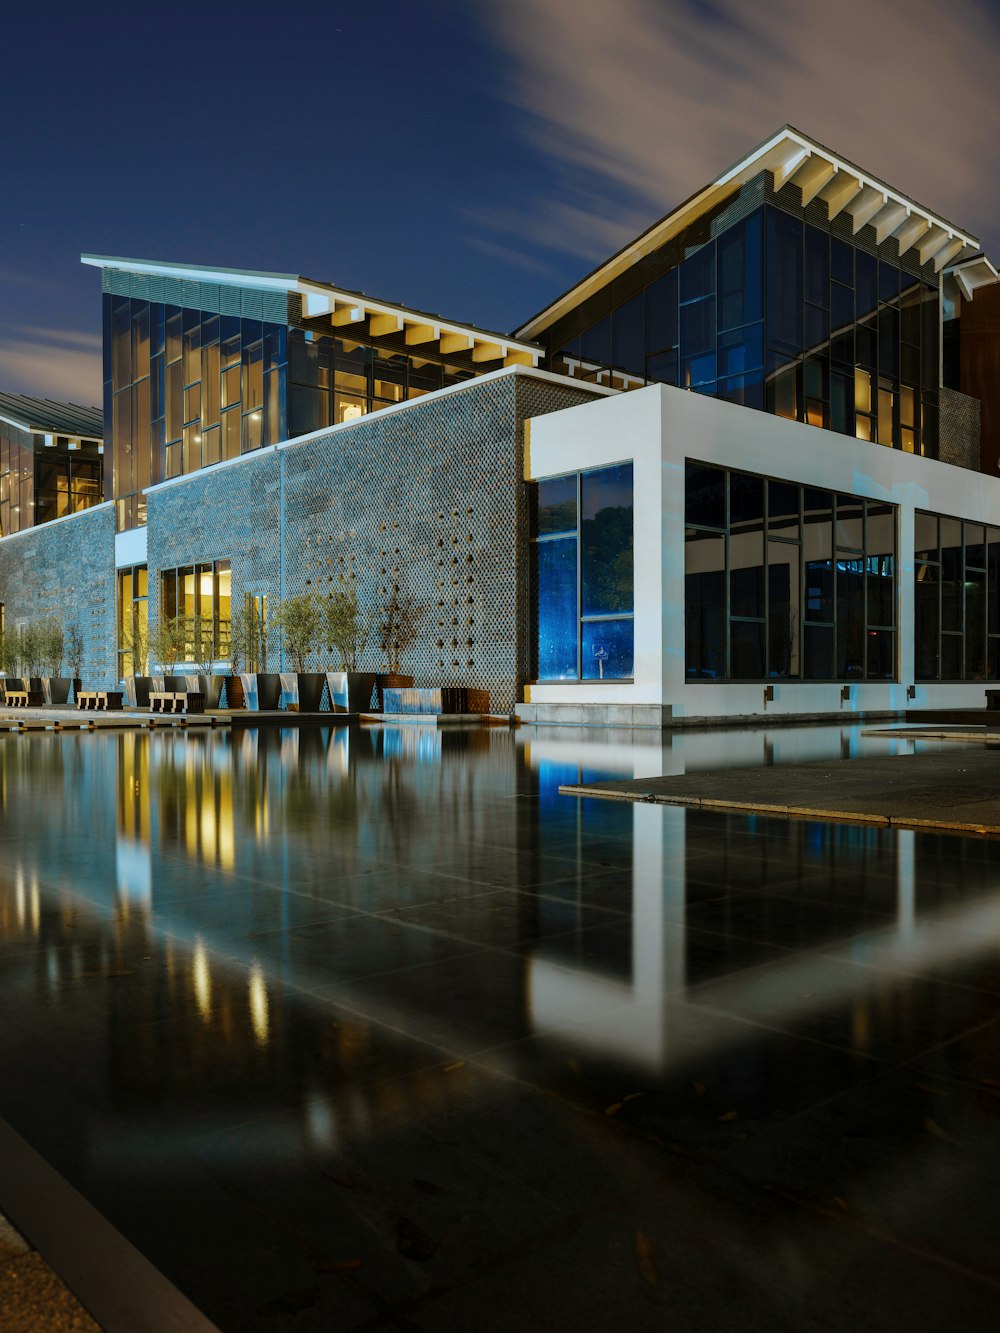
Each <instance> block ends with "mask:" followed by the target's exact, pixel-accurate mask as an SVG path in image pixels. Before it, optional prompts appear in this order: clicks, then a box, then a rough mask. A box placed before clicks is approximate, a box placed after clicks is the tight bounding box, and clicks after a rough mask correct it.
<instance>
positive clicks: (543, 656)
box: [533, 463, 634, 680]
mask: <svg viewBox="0 0 1000 1333" xmlns="http://www.w3.org/2000/svg"><path fill="white" fill-rule="evenodd" d="M533 550H534V569H533V573H534V581H535V598H534V605H535V613H536V636H535V649H536V660H535V674H536V676H537V678H538V679H539V680H622V679H628V678H630V677H631V676H632V671H633V634H632V629H633V610H634V604H633V577H632V464H631V463H621V464H618V465H617V466H615V467H605V468H597V469H595V470H593V471H590V472H575V473H572V474H570V475H568V476H563V477H552V478H549V479H547V480H545V481H540V482H539V483H538V486H537V495H536V506H535V541H534V544H533Z"/></svg>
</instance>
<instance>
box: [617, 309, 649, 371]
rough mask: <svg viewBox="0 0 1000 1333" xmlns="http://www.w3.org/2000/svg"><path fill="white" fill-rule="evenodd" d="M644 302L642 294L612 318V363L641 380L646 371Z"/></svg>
mask: <svg viewBox="0 0 1000 1333" xmlns="http://www.w3.org/2000/svg"><path fill="white" fill-rule="evenodd" d="M643 309H644V301H643V297H642V294H641V293H640V294H639V295H638V296H635V297H633V298H632V300H631V301H626V303H625V304H624V305H623V306H620V307H619V308H618V309H617V310H616V311H615V312H614V314H613V315H612V317H611V362H612V365H614V366H615V367H616V368H617V369H618V370H624V371H625V372H626V374H629V375H637V376H638V377H639V378H640V379H642V378H643V376H644V370H645V331H644V328H643Z"/></svg>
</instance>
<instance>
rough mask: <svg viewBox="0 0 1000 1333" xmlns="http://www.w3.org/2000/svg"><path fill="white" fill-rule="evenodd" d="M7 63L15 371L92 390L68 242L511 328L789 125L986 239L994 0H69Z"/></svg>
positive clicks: (4, 325) (6, 376) (18, 43)
mask: <svg viewBox="0 0 1000 1333" xmlns="http://www.w3.org/2000/svg"><path fill="white" fill-rule="evenodd" d="M4 57H5V59H4V72H3V79H2V80H0V107H2V120H0V123H2V124H3V127H4V129H3V135H2V137H0V164H2V181H3V199H4V207H3V209H2V211H0V388H2V389H5V390H7V391H10V392H20V393H33V394H39V395H45V396H48V397H53V398H67V399H70V400H73V401H77V402H91V403H97V402H99V401H100V336H99V334H100V299H99V296H100V276H99V274H98V272H97V271H96V270H95V269H92V268H84V267H82V266H81V265H80V263H79V255H80V253H81V251H89V252H96V253H99V254H112V255H121V256H130V257H138V258H143V259H162V260H171V261H176V262H188V263H198V264H209V265H211V264H218V265H221V266H226V267H235V268H250V269H265V270H271V271H277V272H289V273H301V274H303V275H306V276H308V277H314V278H318V279H321V280H326V281H330V282H334V283H337V284H339V285H342V286H344V287H347V288H352V289H359V290H362V291H365V292H367V293H369V294H370V295H372V296H379V297H382V298H383V299H385V300H390V301H397V302H400V303H403V304H406V305H412V306H415V307H417V308H420V309H425V310H431V311H436V312H438V313H440V314H443V315H446V316H448V317H450V318H452V319H455V320H459V321H468V322H470V323H474V324H478V325H482V326H484V327H486V328H490V329H496V330H509V329H512V328H514V327H515V326H516V325H517V324H518V323H520V322H521V321H522V320H524V319H526V318H527V317H528V316H529V315H531V314H534V313H535V311H537V310H538V309H539V308H540V307H542V306H544V305H546V304H547V303H548V301H549V300H550V299H552V298H553V297H554V296H556V295H558V294H559V293H560V292H561V291H563V290H564V289H565V288H566V287H568V286H569V285H570V284H571V283H572V282H573V281H574V280H576V279H577V278H578V277H580V276H581V275H582V274H583V273H585V272H587V271H588V270H589V269H590V268H592V267H593V266H594V265H595V264H596V263H598V262H599V261H600V260H601V259H602V258H604V257H606V256H607V255H609V254H611V253H612V252H613V251H614V250H616V249H617V248H619V247H620V246H621V245H623V244H624V243H625V242H627V241H628V240H629V239H630V238H631V237H632V236H634V235H635V234H636V233H638V232H639V231H641V230H642V229H644V228H645V227H646V226H648V225H649V223H650V222H652V221H653V220H655V219H656V218H658V217H660V216H662V215H663V214H664V213H666V212H668V211H669V210H670V209H671V208H672V207H673V206H674V205H675V204H677V203H679V202H681V201H682V200H683V199H685V198H686V197H687V196H688V195H690V194H692V193H693V192H694V191H695V190H697V189H698V188H699V187H700V186H702V185H704V184H706V183H707V182H708V181H709V180H711V179H712V178H713V177H715V176H716V175H717V174H719V173H720V172H721V171H722V170H724V169H725V168H726V167H728V166H729V165H730V164H731V163H732V162H734V161H736V160H737V159H738V158H740V157H742V156H743V155H744V154H745V153H746V152H747V151H749V150H750V149H751V148H753V147H754V146H755V145H756V144H757V143H758V142H760V141H761V140H762V139H764V138H766V137H767V136H768V135H769V134H770V133H772V132H773V131H774V130H776V129H777V128H779V127H780V126H781V125H783V124H785V123H786V122H788V123H790V124H793V125H795V126H796V127H797V128H798V129H800V130H802V131H803V132H804V133H806V134H808V135H811V136H812V137H813V138H816V139H818V140H819V141H820V142H822V143H824V144H826V145H827V146H828V147H830V148H832V149H834V150H835V151H836V152H838V153H840V154H842V155H843V156H845V157H847V158H849V159H851V160H853V161H854V162H856V163H858V164H859V165H861V166H862V167H864V168H865V169H866V170H867V171H869V172H871V173H872V174H874V175H876V176H879V177H882V178H883V179H885V180H887V181H888V182H889V183H890V184H892V185H893V186H894V187H895V188H896V189H898V190H900V191H902V192H903V193H905V194H908V195H910V196H911V197H913V198H915V199H916V200H918V201H919V202H920V203H922V204H924V205H925V206H926V207H928V208H931V209H933V210H935V211H937V212H939V213H941V214H943V215H944V216H945V217H947V218H949V219H950V220H952V221H953V222H954V223H956V224H957V225H958V226H960V227H963V228H965V229H966V230H968V231H970V232H972V233H973V234H974V235H977V236H979V237H980V239H981V241H982V243H983V246H984V248H985V249H986V252H987V253H988V254H989V255H990V256H991V257H992V258H993V260H994V262H997V261H998V260H1000V209H998V186H997V181H998V179H1000V172H998V161H997V143H998V135H997V126H998V121H997V110H996V108H997V88H996V84H997V73H998V70H1000V6H998V5H997V4H996V3H991V2H990V0H952V2H951V3H950V4H949V5H948V6H947V7H945V8H942V7H941V5H940V4H938V3H934V4H932V3H931V0H839V3H837V4H831V3H829V2H828V0H761V3H759V4H756V5H753V6H751V5H747V4H745V3H743V0H703V2H702V3H695V2H694V0H614V3H610V2H609V0H495V2H494V3H484V2H482V0H481V2H480V3H468V2H466V3H459V2H458V0H380V3H378V4H365V3H358V0H353V2H352V3H351V4H342V3H340V0H323V2H320V0H297V2H296V0H291V3H284V4H274V3H268V4H260V3H253V2H252V0H250V2H248V3H244V4H238V5H237V4H229V3H225V2H224V0H220V2H218V3H213V2H212V0H203V3H201V4H190V3H186V0H167V3H164V4H161V5H157V6H151V5H146V4H143V3H140V2H138V0H136V2H135V3H127V4H126V3H102V2H101V0H93V2H92V3H89V4H80V3H74V4H72V5H70V4H65V3H62V0H56V2H55V3H50V4H46V5H19V6H17V8H16V9H13V8H12V9H10V10H9V11H8V12H7V13H5V17H4Z"/></svg>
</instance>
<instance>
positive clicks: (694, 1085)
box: [691, 1083, 705, 1097]
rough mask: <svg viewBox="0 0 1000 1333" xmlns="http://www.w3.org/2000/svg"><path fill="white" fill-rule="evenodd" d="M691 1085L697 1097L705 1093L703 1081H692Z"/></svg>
mask: <svg viewBox="0 0 1000 1333" xmlns="http://www.w3.org/2000/svg"><path fill="white" fill-rule="evenodd" d="M691 1086H692V1088H694V1090H695V1095H696V1096H698V1097H704V1095H705V1085H704V1083H692V1084H691Z"/></svg>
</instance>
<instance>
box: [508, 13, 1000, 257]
mask: <svg viewBox="0 0 1000 1333" xmlns="http://www.w3.org/2000/svg"><path fill="white" fill-rule="evenodd" d="M485 12H486V13H487V14H488V16H489V17H488V19H487V20H486V21H487V22H489V23H490V24H491V25H492V26H493V27H494V29H495V32H496V35H497V38H498V40H499V41H500V43H501V44H502V46H503V47H504V48H505V49H506V51H507V53H508V54H509V56H511V57H512V64H511V77H510V81H509V84H508V86H507V88H506V89H505V90H504V93H505V95H506V96H507V97H508V98H509V100H510V101H511V102H512V103H513V104H514V105H515V106H516V107H517V108H518V109H519V110H520V112H522V113H523V116H524V125H525V132H526V133H527V134H528V135H529V136H530V138H531V140H532V141H533V142H534V144H535V145H536V146H537V147H538V148H539V149H541V151H542V152H543V153H544V154H545V155H546V157H547V158H548V159H549V160H550V161H551V162H552V164H553V168H554V170H553V174H552V178H551V185H550V188H548V189H547V190H546V192H545V195H544V197H542V198H538V199H536V200H533V201H531V202H530V203H529V204H528V205H527V206H526V207H525V209H524V210H523V212H519V213H518V214H517V215H516V217H513V216H504V215H502V214H501V215H496V214H494V215H492V217H493V221H494V224H495V226H496V229H497V230H498V231H503V230H506V229H507V228H508V227H511V228H514V229H516V230H518V231H520V233H521V234H522V235H526V236H528V237H529V238H530V239H531V241H532V242H533V243H534V244H537V245H539V246H541V247H544V248H550V247H551V248H559V249H561V250H564V251H565V250H570V251H573V252H575V253H578V254H580V255H581V256H585V257H587V258H594V257H595V256H598V255H601V254H607V253H609V251H610V250H611V249H612V248H614V247H615V246H616V245H618V244H621V243H622V242H624V241H625V240H627V239H628V238H629V237H630V236H631V235H633V234H634V233H635V231H636V230H637V229H638V228H637V225H636V218H637V216H641V223H640V224H639V225H645V224H648V223H649V222H650V221H652V220H653V219H654V218H655V217H657V216H659V215H661V214H662V213H664V212H666V211H667V210H668V209H669V208H671V207H672V206H673V205H675V204H677V203H679V202H680V201H681V200H683V199H684V198H686V197H687V196H688V195H689V194H691V193H693V192H694V191H695V190H696V189H698V188H699V187H700V186H702V185H704V184H705V183H706V182H707V181H708V180H710V179H712V178H713V177H714V176H715V175H717V174H718V173H720V172H721V171H722V170H723V169H724V168H725V167H726V166H728V165H729V164H730V163H731V162H733V161H735V160H737V159H738V158H740V157H741V156H743V154H744V153H745V152H747V150H748V149H750V148H752V147H753V146H754V145H755V144H756V143H757V142H758V141H760V140H762V139H764V138H765V137H766V136H767V135H768V134H770V133H771V132H772V131H773V130H775V129H777V128H778V127H779V126H780V125H782V124H784V123H786V122H790V123H791V124H793V125H795V126H797V128H799V129H801V130H803V131H804V132H805V133H807V134H810V135H811V136H812V137H814V138H816V139H819V140H820V141H821V142H823V143H826V144H827V145H829V146H830V147H831V148H833V149H835V150H836V151H837V152H839V153H842V154H844V155H845V156H846V157H848V158H851V159H852V160H854V161H856V162H858V163H859V164H860V165H861V166H863V167H865V168H866V169H867V170H869V171H871V172H872V173H873V174H875V175H878V176H881V177H883V178H884V179H886V180H888V181H889V182H890V183H891V184H893V185H894V186H895V187H896V188H897V189H900V190H902V191H903V192H904V193H906V194H909V195H910V196H911V197H913V198H915V199H917V200H918V201H920V202H921V203H923V204H925V205H926V206H927V207H929V208H933V209H935V211H938V212H940V213H942V214H944V215H945V216H946V217H948V218H950V219H951V220H952V221H954V222H956V223H957V224H958V225H960V226H962V227H965V228H968V229H969V230H970V231H972V232H974V233H977V234H979V235H980V236H981V237H982V238H983V240H984V242H985V243H986V245H987V247H988V248H990V247H992V248H993V249H996V247H997V246H998V245H1000V230H998V229H997V223H996V220H995V219H996V214H997V208H996V202H997V201H996V185H995V180H996V116H995V113H993V111H992V108H993V107H994V106H995V88H996V75H997V50H998V46H1000V16H998V14H997V11H996V9H995V8H993V7H991V5H990V4H989V2H988V0H952V3H951V4H950V5H949V7H948V10H947V12H946V13H945V12H943V11H942V10H941V7H940V5H939V4H937V3H932V0H880V2H879V3H875V4H872V3H871V2H870V0H841V3H839V4H836V5H833V4H829V3H827V0H759V3H757V4H756V5H753V6H749V5H746V3H745V0H713V3H711V4H707V3H704V2H703V0H616V3H615V4H614V5H610V4H608V3H607V2H606V0H508V2H507V3H506V4H504V5H494V6H490V7H489V8H488V10H487V11H485ZM943 25H944V26H943ZM986 108H990V109H991V111H990V113H989V114H986V113H985V109H986ZM609 238H611V240H610V244H609Z"/></svg>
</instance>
